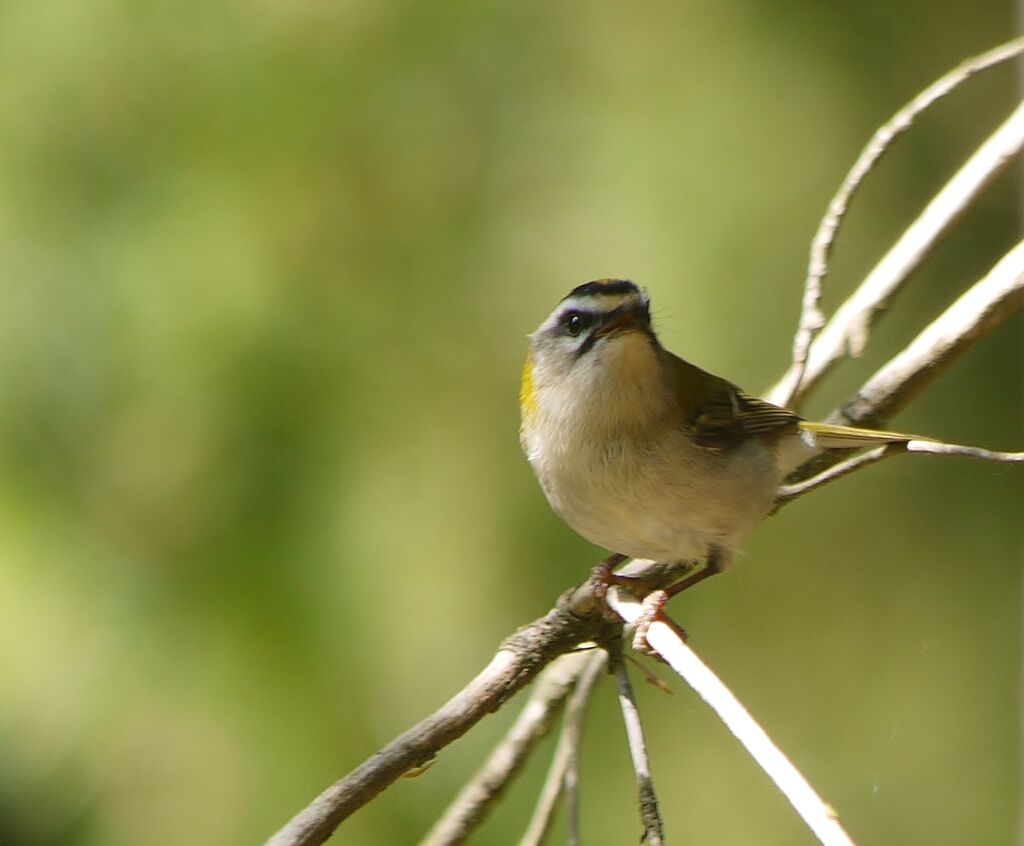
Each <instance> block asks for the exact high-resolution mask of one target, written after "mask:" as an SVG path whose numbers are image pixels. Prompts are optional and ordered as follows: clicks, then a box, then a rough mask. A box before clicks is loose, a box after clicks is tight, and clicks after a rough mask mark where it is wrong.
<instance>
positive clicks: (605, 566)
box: [590, 552, 640, 623]
mask: <svg viewBox="0 0 1024 846" xmlns="http://www.w3.org/2000/svg"><path fill="white" fill-rule="evenodd" d="M628 558H629V556H628V555H620V554H619V553H618V552H615V553H612V554H611V555H609V556H608V557H607V558H605V559H604V561H602V562H601V563H600V564H598V565H597V566H596V567H594V569H593V570H591V571H590V587H591V590H593V592H594V600H595V601H596V602H597V606H598V607H599V608H600V609H601V614H602V615H604V617H605V619H606V620H609V621H611V622H613V623H616V622H621V620H620V619H619V615H618V614H616V613H615V612H614V611H612V609H611V608H609V607H608V599H607V597H608V588H609V587H611V586H612V585H618V586H620V587H625V588H628V587H632V586H633V585H635V584H636V583H637V582H639V581H640V580H639V579H635V578H632V577H630V576H620V575H618V574H616V573H615V572H614V571H615V568H616V567H618V566H619V565H620V564H621V563H622V562H623V561H626V560H627V559H628Z"/></svg>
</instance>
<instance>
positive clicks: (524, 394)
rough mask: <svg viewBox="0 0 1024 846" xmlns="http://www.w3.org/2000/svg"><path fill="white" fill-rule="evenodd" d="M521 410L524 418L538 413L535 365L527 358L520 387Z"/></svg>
mask: <svg viewBox="0 0 1024 846" xmlns="http://www.w3.org/2000/svg"><path fill="white" fill-rule="evenodd" d="M519 409H520V411H521V412H522V414H523V417H532V416H533V415H534V414H536V413H537V397H536V396H535V395H534V393H533V364H531V362H530V359H529V358H527V359H526V362H525V363H524V364H523V381H522V382H521V383H520V385H519Z"/></svg>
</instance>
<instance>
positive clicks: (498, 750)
mask: <svg viewBox="0 0 1024 846" xmlns="http://www.w3.org/2000/svg"><path fill="white" fill-rule="evenodd" d="M593 655H594V653H593V652H590V651H588V652H574V653H570V654H568V655H563V656H561V657H560V658H557V659H555V660H554V661H553V662H552V663H551V664H549V665H548V667H547V668H546V669H545V670H544V672H543V673H541V675H540V677H539V678H538V679H537V681H536V683H535V684H534V686H533V691H532V693H531V694H530V698H529V699H528V700H527V702H526V705H525V706H524V707H523V710H522V711H521V712H520V714H519V717H518V718H517V719H516V721H515V722H514V723H513V724H512V726H511V727H510V728H509V730H508V731H507V732H506V733H505V736H504V737H503V738H502V739H501V741H500V742H499V743H498V745H497V746H495V747H494V749H493V750H492V751H491V754H490V755H489V756H488V757H487V760H486V761H485V762H484V764H483V766H482V767H481V768H480V769H479V770H478V771H477V773H476V774H475V775H474V776H473V777H472V778H471V779H470V780H469V781H468V782H467V783H466V785H465V786H464V787H463V788H462V790H460V791H459V794H458V796H456V797H455V799H454V800H453V801H452V803H451V804H450V805H449V806H448V809H447V810H446V811H445V812H444V814H443V815H442V816H441V818H440V819H438V821H437V822H436V823H435V824H434V827H433V828H432V829H431V830H430V831H429V832H428V833H427V835H426V837H424V838H423V840H421V841H420V846H455V844H458V843H464V842H465V841H466V840H467V839H468V837H469V836H470V834H472V832H473V830H474V829H475V828H476V827H477V826H479V825H480V823H482V822H483V821H484V819H485V818H486V817H487V814H488V812H489V811H490V810H491V809H492V808H493V807H494V804H495V803H496V802H497V800H498V799H499V798H500V797H501V795H502V793H503V791H504V790H505V788H506V787H507V786H508V784H509V782H511V781H512V779H513V778H515V776H516V775H517V774H518V773H519V771H520V770H521V769H522V767H523V765H524V764H525V763H526V760H527V758H528V757H529V755H530V753H531V752H532V751H533V750H534V749H535V748H536V746H537V744H538V743H539V742H540V741H541V739H542V738H543V737H545V736H546V735H547V733H548V732H549V731H550V729H551V726H552V725H553V723H554V721H555V718H556V717H557V716H558V714H559V712H560V711H561V709H562V706H563V705H564V704H565V702H566V700H567V699H568V698H569V694H570V693H572V692H573V690H574V687H575V688H578V686H579V681H578V680H580V679H582V676H581V672H582V673H585V672H586V669H585V668H586V667H588V666H589V664H590V662H591V661H592V660H593Z"/></svg>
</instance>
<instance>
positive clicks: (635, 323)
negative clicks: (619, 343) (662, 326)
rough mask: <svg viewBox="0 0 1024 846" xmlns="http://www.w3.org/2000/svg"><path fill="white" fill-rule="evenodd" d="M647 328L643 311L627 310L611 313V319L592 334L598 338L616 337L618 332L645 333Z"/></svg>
mask: <svg viewBox="0 0 1024 846" xmlns="http://www.w3.org/2000/svg"><path fill="white" fill-rule="evenodd" d="M647 327H648V323H647V312H646V310H645V309H639V308H627V309H623V310H622V311H621V312H619V313H615V312H612V316H611V319H610V320H609V321H608V322H607V323H605V324H604V326H602V327H601V328H600V329H598V330H597V331H596V332H594V334H595V335H596V336H597V337H598V338H605V337H607V336H609V335H617V334H619V333H620V332H632V331H640V332H646V331H647Z"/></svg>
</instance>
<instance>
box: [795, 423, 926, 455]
mask: <svg viewBox="0 0 1024 846" xmlns="http://www.w3.org/2000/svg"><path fill="white" fill-rule="evenodd" d="M800 431H801V432H802V433H803V435H804V439H805V441H807V444H808V446H811V447H815V448H817V449H859V448H861V447H867V446H878V445H879V444H906V443H910V442H911V441H931V440H932V438H923V437H921V436H920V435H908V434H905V433H903V432H884V431H881V430H879V429H859V428H857V427H855V426H836V425H833V424H831V423H809V422H807V421H806V420H801V421H800Z"/></svg>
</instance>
